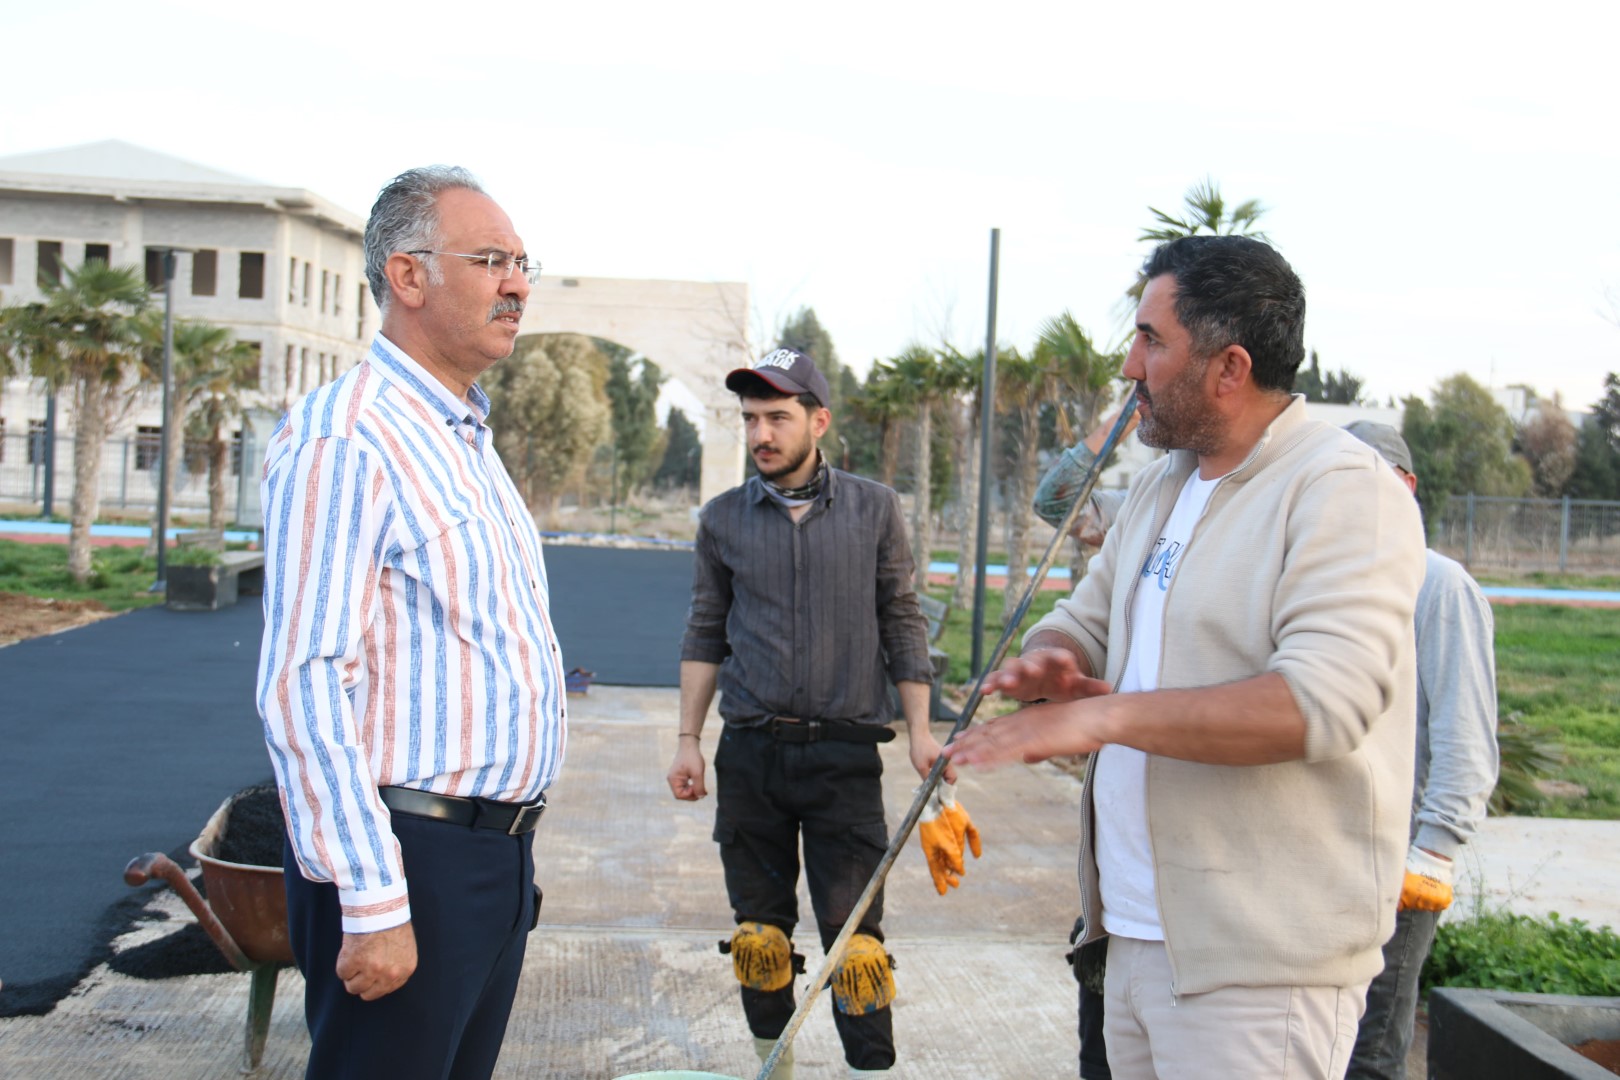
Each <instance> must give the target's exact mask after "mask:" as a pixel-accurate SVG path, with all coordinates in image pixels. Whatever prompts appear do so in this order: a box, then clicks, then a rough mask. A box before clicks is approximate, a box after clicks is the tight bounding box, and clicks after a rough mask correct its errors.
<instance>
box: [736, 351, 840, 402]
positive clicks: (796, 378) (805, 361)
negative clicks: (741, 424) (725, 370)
mask: <svg viewBox="0 0 1620 1080" xmlns="http://www.w3.org/2000/svg"><path fill="white" fill-rule="evenodd" d="M756 379H757V380H759V381H761V382H764V383H765V384H766V385H767V386H770V387H771V388H772V389H774V390H776V391H778V392H779V393H783V394H790V395H795V396H796V395H798V394H809V395H810V396H811V397H813V398H815V399H816V401H817V402H819V403H820V404H821V407H822V408H824V409H825V408H827V407H828V403H829V402H831V401H832V392H831V391H830V390H829V389H828V388H827V377H826V376H825V375H823V374H822V373H821V372H820V371H819V370H818V369H817V368H816V362H815V361H814V360H812V359H810V358H809V357H808V356H806V355H804V353H802V352H800V351H799V350H797V349H777V350H776V351H775V352H771V353H767V354H765V355H764V356H762V357H760V358H759V359H758V360H756V361H755V362H754V366H753V367H744V368H738V369H737V370H736V371H733V372H732V373H731V374H730V375H727V376H726V389H727V390H730V391H731V392H732V393H734V394H741V393H746V392H747V390H748V388H749V386H750V385H751V384H752V383H753V381H754V380H756Z"/></svg>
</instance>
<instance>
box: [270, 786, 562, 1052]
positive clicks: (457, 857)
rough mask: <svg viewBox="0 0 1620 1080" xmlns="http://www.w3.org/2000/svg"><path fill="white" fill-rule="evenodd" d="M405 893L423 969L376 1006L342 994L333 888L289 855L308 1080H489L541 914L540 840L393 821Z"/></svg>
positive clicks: (398, 817) (290, 917)
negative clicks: (306, 873) (309, 876)
mask: <svg viewBox="0 0 1620 1080" xmlns="http://www.w3.org/2000/svg"><path fill="white" fill-rule="evenodd" d="M392 817H393V828H394V835H395V837H397V838H398V840H399V846H400V851H401V853H402V855H403V858H404V862H405V877H406V880H407V881H408V882H409V885H410V896H411V927H412V929H413V930H414V931H415V934H416V953H417V963H416V972H415V973H414V974H413V975H412V976H411V977H410V978H409V979H408V980H407V981H406V983H405V985H404V986H402V987H400V988H399V989H398V990H395V991H394V992H393V993H391V994H387V995H385V996H383V997H381V998H378V999H377V1000H376V1001H361V1000H360V999H359V998H358V997H355V996H354V995H353V994H350V993H349V992H348V991H346V990H345V989H343V983H342V981H341V980H340V979H338V977H337V975H336V973H335V971H334V967H335V965H336V964H337V956H338V950H339V949H340V948H341V947H342V945H343V921H342V913H341V911H340V909H339V906H338V894H337V887H336V886H334V885H331V884H321V883H316V882H312V881H306V880H305V879H304V877H303V876H302V875H301V874H300V873H299V871H298V866H297V863H296V862H295V861H294V860H293V854H292V849H291V847H290V846H288V847H287V848H286V849H285V854H284V857H283V861H284V864H285V868H286V878H287V921H288V928H289V930H290V932H291V937H292V948H293V956H294V957H295V958H296V959H297V962H298V969H299V970H300V971H301V972H303V974H304V979H305V984H306V985H305V992H304V1017H305V1020H306V1022H307V1023H308V1024H309V1034H310V1039H311V1041H312V1043H313V1046H312V1047H311V1049H310V1055H309V1065H308V1068H307V1070H306V1072H305V1076H306V1077H307V1078H308V1080H368V1078H376V1080H417V1078H421V1080H488V1077H489V1076H490V1074H491V1073H492V1072H494V1070H495V1059H496V1058H497V1057H498V1056H499V1055H500V1051H501V1040H502V1039H503V1038H504V1037H505V1035H506V1020H507V1016H508V1015H509V1014H510V1013H511V1011H512V998H513V996H514V994H515V993H516V991H517V982H518V975H519V973H520V972H521V971H522V968H523V952H524V947H525V945H526V943H527V941H528V933H529V931H530V930H531V929H532V928H533V926H534V924H535V921H536V919H537V918H538V915H539V900H540V897H539V890H538V889H537V888H536V887H535V885H534V854H533V843H532V841H533V839H534V834H532V833H529V834H527V835H524V836H507V835H506V834H505V833H503V832H499V831H497V830H494V829H473V828H467V827H465V826H460V825H452V824H449V823H447V822H441V821H433V820H429V819H426V818H419V817H412V816H410V815H408V814H403V813H398V812H396V813H395V814H393V815H392Z"/></svg>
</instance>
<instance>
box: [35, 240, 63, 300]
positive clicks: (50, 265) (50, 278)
mask: <svg viewBox="0 0 1620 1080" xmlns="http://www.w3.org/2000/svg"><path fill="white" fill-rule="evenodd" d="M38 251H39V269H38V271H37V273H36V274H35V279H36V280H37V281H38V282H39V287H40V288H41V289H53V288H55V287H56V286H58V285H60V284H62V241H60V240H41V241H40V242H39V248H38Z"/></svg>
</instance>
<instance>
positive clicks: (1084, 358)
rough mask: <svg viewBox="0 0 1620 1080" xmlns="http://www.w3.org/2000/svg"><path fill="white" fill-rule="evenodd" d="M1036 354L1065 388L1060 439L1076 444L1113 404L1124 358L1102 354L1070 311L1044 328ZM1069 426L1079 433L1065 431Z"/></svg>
mask: <svg viewBox="0 0 1620 1080" xmlns="http://www.w3.org/2000/svg"><path fill="white" fill-rule="evenodd" d="M1035 351H1036V355H1037V356H1040V357H1044V358H1045V360H1046V361H1047V362H1048V363H1050V365H1051V366H1052V373H1053V376H1054V377H1055V378H1056V379H1057V380H1058V381H1059V382H1060V383H1061V384H1062V390H1063V391H1064V392H1065V396H1064V397H1063V398H1062V401H1063V402H1064V405H1065V406H1066V407H1065V408H1064V409H1062V410H1060V411H1059V413H1058V419H1059V437H1060V438H1062V439H1063V440H1064V441H1065V442H1073V441H1074V440H1075V439H1078V438H1080V437H1081V436H1083V435H1084V434H1085V433H1086V432H1088V431H1090V430H1091V429H1092V428H1094V427H1096V426H1097V418H1098V417H1099V416H1101V415H1102V411H1103V409H1105V408H1107V407H1108V405H1109V403H1110V402H1111V401H1112V400H1113V397H1114V393H1113V384H1114V380H1116V379H1117V378H1119V373H1120V369H1122V368H1123V367H1124V366H1125V355H1124V353H1122V352H1118V351H1116V352H1111V353H1104V352H1099V351H1098V349H1097V347H1096V345H1094V344H1093V343H1092V340H1091V335H1089V334H1087V333H1086V331H1085V329H1084V328H1083V327H1081V325H1080V324H1079V323H1078V322H1076V321H1075V318H1074V316H1073V315H1071V314H1069V312H1067V311H1065V312H1063V314H1061V315H1059V316H1057V317H1056V318H1054V319H1048V320H1046V322H1044V323H1042V324H1041V330H1040V335H1039V337H1038V338H1037V339H1036V345H1035ZM1070 425H1072V426H1073V429H1077V430H1066V429H1068V428H1069V427H1070Z"/></svg>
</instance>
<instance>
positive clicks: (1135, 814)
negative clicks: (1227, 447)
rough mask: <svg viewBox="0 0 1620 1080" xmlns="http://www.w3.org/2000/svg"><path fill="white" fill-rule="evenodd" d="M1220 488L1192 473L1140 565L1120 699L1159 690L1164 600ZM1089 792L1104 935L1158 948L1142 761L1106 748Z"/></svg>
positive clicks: (1123, 749) (1125, 750) (1133, 753)
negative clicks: (1150, 943)
mask: <svg viewBox="0 0 1620 1080" xmlns="http://www.w3.org/2000/svg"><path fill="white" fill-rule="evenodd" d="M1220 482H1221V478H1220V477H1216V478H1215V479H1214V480H1204V479H1202V478H1200V477H1199V475H1198V472H1197V470H1196V469H1195V470H1194V471H1193V474H1192V475H1191V476H1189V477H1188V478H1187V482H1186V484H1184V485H1183V486H1182V489H1181V494H1180V495H1179V496H1177V498H1176V506H1175V509H1174V510H1172V511H1171V512H1170V520H1169V521H1167V522H1165V525H1164V532H1163V534H1162V535H1160V537H1159V539H1158V540H1157V541H1155V542H1154V545H1153V550H1152V551H1151V552H1149V553H1148V557H1147V560H1146V561H1145V562H1144V563H1143V564H1142V571H1141V573H1142V580H1141V581H1140V582H1138V584H1137V587H1136V595H1135V596H1134V597H1132V599H1131V636H1130V654H1129V655H1128V656H1127V657H1126V659H1125V670H1124V671H1123V672H1121V673H1120V677H1119V685H1118V686H1117V687H1115V688H1114V689H1115V690H1116V692H1118V693H1121V694H1130V693H1137V692H1141V691H1146V690H1157V689H1158V688H1159V661H1160V655H1161V652H1162V648H1163V645H1164V601H1165V597H1166V596H1167V595H1168V593H1169V590H1170V583H1171V582H1172V581H1173V580H1174V579H1175V574H1176V570H1177V568H1178V567H1179V566H1180V564H1181V557H1182V555H1183V554H1184V553H1185V552H1186V550H1187V545H1188V544H1189V543H1190V542H1191V541H1192V534H1193V529H1194V528H1195V527H1196V526H1197V524H1198V519H1199V518H1200V517H1202V516H1203V513H1204V507H1205V506H1206V505H1207V504H1208V503H1209V497H1210V495H1211V493H1213V492H1214V490H1215V488H1216V486H1217V485H1218V484H1219V483H1220ZM1092 785H1093V791H1094V801H1095V805H1096V807H1097V819H1096V820H1097V837H1096V839H1097V871H1098V874H1099V879H1100V885H1101V888H1102V902H1103V916H1102V922H1103V929H1104V930H1107V931H1108V932H1109V933H1110V934H1118V935H1120V936H1121V937H1129V938H1137V939H1139V940H1141V941H1163V940H1164V927H1163V926H1162V925H1160V923H1159V903H1158V894H1157V890H1156V888H1155V885H1154V879H1153V843H1152V840H1151V839H1150V838H1149V836H1148V820H1147V755H1146V754H1144V753H1143V752H1142V751H1140V750H1135V749H1132V748H1131V747H1129V746H1118V745H1115V744H1112V743H1110V744H1109V745H1107V746H1104V747H1103V748H1102V750H1101V751H1100V752H1099V753H1098V755H1097V771H1096V773H1095V774H1094V775H1093V779H1092Z"/></svg>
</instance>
